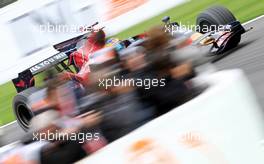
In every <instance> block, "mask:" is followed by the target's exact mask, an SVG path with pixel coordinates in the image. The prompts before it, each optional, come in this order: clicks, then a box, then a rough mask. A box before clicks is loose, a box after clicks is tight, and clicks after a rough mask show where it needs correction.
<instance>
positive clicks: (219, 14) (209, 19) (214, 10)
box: [196, 6, 236, 34]
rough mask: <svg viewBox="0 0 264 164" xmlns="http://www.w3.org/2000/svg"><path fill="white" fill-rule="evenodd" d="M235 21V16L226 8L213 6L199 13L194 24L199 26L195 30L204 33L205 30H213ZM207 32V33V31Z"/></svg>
mask: <svg viewBox="0 0 264 164" xmlns="http://www.w3.org/2000/svg"><path fill="white" fill-rule="evenodd" d="M234 21H236V18H235V16H234V15H233V14H232V12H231V11H229V10H228V9H227V8H225V7H223V6H213V7H210V8H208V9H206V10H205V11H203V12H201V13H200V14H199V15H198V16H197V19H196V24H197V25H198V26H199V28H198V29H197V31H198V32H200V33H203V34H204V33H206V30H205V28H207V29H208V27H211V28H210V29H212V30H215V29H214V28H213V26H212V25H214V27H218V26H219V25H226V24H228V23H231V22H234ZM207 32H208V31H207Z"/></svg>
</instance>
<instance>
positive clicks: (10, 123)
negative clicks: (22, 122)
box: [0, 121, 17, 128]
mask: <svg viewBox="0 0 264 164" xmlns="http://www.w3.org/2000/svg"><path fill="white" fill-rule="evenodd" d="M16 122H17V121H12V122H9V123H8V124H5V125H3V126H1V127H0V128H5V127H7V126H10V125H12V124H14V123H16Z"/></svg>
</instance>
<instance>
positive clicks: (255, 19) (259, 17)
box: [242, 15, 264, 25]
mask: <svg viewBox="0 0 264 164" xmlns="http://www.w3.org/2000/svg"><path fill="white" fill-rule="evenodd" d="M263 17H264V15H260V16H258V17H256V18H254V19H251V20H249V21H247V22H245V23H242V25H247V24H249V23H252V22H255V21H257V20H258V19H261V18H263Z"/></svg>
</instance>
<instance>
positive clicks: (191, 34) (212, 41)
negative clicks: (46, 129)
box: [12, 6, 246, 131]
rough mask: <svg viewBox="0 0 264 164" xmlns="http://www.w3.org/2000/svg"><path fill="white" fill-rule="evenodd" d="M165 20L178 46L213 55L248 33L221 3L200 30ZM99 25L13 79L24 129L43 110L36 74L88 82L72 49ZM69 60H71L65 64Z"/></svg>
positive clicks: (134, 41)
mask: <svg viewBox="0 0 264 164" xmlns="http://www.w3.org/2000/svg"><path fill="white" fill-rule="evenodd" d="M162 21H163V22H164V23H165V26H164V30H165V31H166V32H169V33H171V34H172V35H173V37H174V38H175V40H176V42H181V44H178V43H177V45H176V48H182V47H187V46H195V47H199V48H200V47H201V48H202V47H205V48H207V49H208V52H209V53H211V54H213V55H219V54H222V53H223V52H225V51H227V50H229V49H231V48H234V47H235V46H237V45H238V43H239V42H240V39H241V35H242V34H243V33H245V32H246V30H245V29H244V27H243V26H242V25H241V24H240V23H239V22H238V21H236V19H235V17H234V16H233V14H232V13H231V12H230V11H229V10H227V9H226V8H223V7H219V6H217V7H212V8H209V9H207V10H205V11H204V12H202V13H201V14H199V15H198V17H197V25H198V26H199V29H198V31H199V32H195V31H190V30H185V29H183V28H181V27H180V26H179V24H178V23H176V22H173V23H171V22H170V18H169V17H165V18H164V19H163V20H162ZM96 24H97V23H95V24H94V25H92V26H90V27H89V28H88V29H91V30H92V31H90V32H89V33H86V34H83V35H80V36H77V37H75V38H72V39H69V40H67V41H64V42H62V43H59V44H56V45H54V46H53V47H54V48H55V49H56V50H57V51H58V53H57V54H54V55H52V56H51V57H49V58H47V59H45V60H44V61H41V62H39V63H37V64H35V65H33V66H31V67H30V68H28V69H26V70H25V71H22V72H21V73H19V74H18V77H17V78H15V79H13V80H12V82H13V83H14V85H15V87H16V90H17V92H18V94H17V95H16V96H15V97H14V99H13V110H14V114H15V116H16V119H17V122H18V124H19V125H20V126H21V127H22V128H23V129H24V130H25V131H27V130H28V129H29V122H30V120H31V118H32V117H34V116H35V115H37V114H39V113H40V111H34V110H33V109H32V107H31V105H30V104H29V98H30V96H31V95H32V94H34V93H36V92H39V97H45V89H43V88H41V89H40V88H37V87H35V80H34V76H35V75H37V74H39V73H41V72H43V71H45V70H48V69H50V68H55V69H56V70H57V72H58V73H61V72H62V73H64V72H65V71H67V72H66V75H69V76H70V77H71V78H73V79H74V80H75V81H77V82H80V83H82V82H83V81H85V79H86V77H85V78H84V77H83V76H82V74H83V72H85V73H84V74H86V73H87V72H89V71H90V70H89V68H88V67H89V62H84V63H83V64H82V65H81V67H80V66H79V65H78V64H77V63H76V62H75V61H74V60H71V57H72V54H73V52H75V51H76V50H77V49H78V48H79V47H80V44H81V45H82V44H83V43H84V41H86V40H87V39H89V37H90V36H91V34H92V33H93V32H94V29H93V27H94V26H95V25H96ZM220 25H222V26H223V28H219V30H217V28H218V27H220ZM207 26H209V27H210V28H211V31H208V32H207V33H204V29H205V28H206V27H207ZM176 27H177V28H176ZM175 28H176V31H171V30H175ZM145 40H147V36H146V35H145V34H139V35H136V36H134V37H130V38H128V39H126V40H121V41H117V42H115V43H114V44H113V45H112V47H114V48H117V49H118V50H120V49H122V48H127V47H130V46H137V45H140V44H142V42H144V41H145ZM179 45H180V46H179ZM120 47H121V48H120ZM102 49H104V48H99V49H98V51H99V50H102ZM102 54H104V53H102ZM80 56H81V55H80ZM95 56H100V54H99V55H98V54H97V55H92V56H91V57H90V58H92V57H95ZM81 57H82V56H81ZM67 61H68V63H66V62H67ZM87 66H88V67H87ZM40 90H41V91H40ZM40 95H41V96H40ZM85 105H86V104H81V105H80V108H84V109H85Z"/></svg>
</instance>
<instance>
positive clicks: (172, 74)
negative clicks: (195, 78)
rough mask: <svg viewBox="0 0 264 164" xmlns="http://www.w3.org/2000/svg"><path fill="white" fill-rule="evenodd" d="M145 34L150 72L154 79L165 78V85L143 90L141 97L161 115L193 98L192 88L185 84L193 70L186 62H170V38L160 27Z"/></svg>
mask: <svg viewBox="0 0 264 164" xmlns="http://www.w3.org/2000/svg"><path fill="white" fill-rule="evenodd" d="M147 34H148V40H147V41H146V43H145V47H146V60H147V61H149V67H150V72H153V73H152V74H153V75H154V76H156V77H155V78H158V79H159V78H165V79H166V81H165V83H166V85H165V86H164V87H152V88H151V89H149V90H143V95H146V96H147V100H148V101H149V102H150V103H152V104H153V105H155V106H156V108H157V113H158V115H161V114H164V113H166V112H168V111H169V110H171V109H173V108H175V107H176V106H178V105H181V104H182V103H184V102H186V101H187V100H189V99H190V98H191V97H193V96H192V93H193V90H192V86H191V85H190V86H187V85H186V83H185V82H186V79H185V78H186V77H189V76H190V74H192V70H193V69H192V66H191V64H190V63H188V62H186V63H178V62H175V61H173V62H172V60H171V58H170V51H169V50H168V49H167V47H168V45H169V41H170V40H171V37H170V36H169V35H168V34H167V33H165V32H164V31H163V30H162V27H159V26H157V27H154V28H152V29H150V30H149V31H148V32H147Z"/></svg>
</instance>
